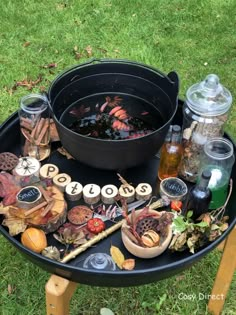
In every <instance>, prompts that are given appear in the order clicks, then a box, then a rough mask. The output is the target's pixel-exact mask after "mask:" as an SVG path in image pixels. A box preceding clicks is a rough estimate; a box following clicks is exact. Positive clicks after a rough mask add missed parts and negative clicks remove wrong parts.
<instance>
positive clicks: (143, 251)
mask: <svg viewBox="0 0 236 315" xmlns="http://www.w3.org/2000/svg"><path fill="white" fill-rule="evenodd" d="M141 211H142V210H137V211H136V214H137V215H138V214H139V213H140V212H141ZM149 213H153V214H155V215H158V214H159V215H160V216H161V214H162V213H163V212H158V211H155V210H149ZM130 216H131V215H129V218H130ZM127 227H128V225H127V223H126V221H124V223H123V225H122V228H121V238H122V241H123V244H124V246H125V248H126V249H127V250H128V251H129V252H130V253H131V254H133V255H134V256H136V257H139V258H147V259H148V258H153V257H157V256H159V255H161V254H162V253H163V252H164V251H165V250H166V249H167V247H168V245H169V244H170V241H171V238H172V228H171V225H168V226H167V229H168V232H167V236H166V238H165V239H164V240H162V242H161V244H160V245H158V246H154V247H142V246H139V245H136V244H135V243H134V242H132V241H131V239H130V238H129V237H128V236H127V235H126V234H125V233H124V231H123V229H124V228H127Z"/></svg>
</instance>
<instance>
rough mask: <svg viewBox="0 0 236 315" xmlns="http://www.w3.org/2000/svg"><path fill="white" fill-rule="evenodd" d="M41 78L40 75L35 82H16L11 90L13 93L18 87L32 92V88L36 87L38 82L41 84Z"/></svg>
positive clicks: (24, 80)
mask: <svg viewBox="0 0 236 315" xmlns="http://www.w3.org/2000/svg"><path fill="white" fill-rule="evenodd" d="M42 80H43V78H42V76H41V75H39V76H38V78H37V79H36V80H31V79H28V78H26V79H23V80H22V81H16V82H15V84H14V85H13V87H12V90H13V91H15V90H16V89H17V88H18V87H19V86H22V87H25V88H26V89H27V90H32V89H33V87H35V86H36V85H38V84H39V83H40V82H42Z"/></svg>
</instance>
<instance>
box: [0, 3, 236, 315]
mask: <svg viewBox="0 0 236 315" xmlns="http://www.w3.org/2000/svg"><path fill="white" fill-rule="evenodd" d="M235 11H236V1H235V0H224V1H222V0H209V1H203V0H199V1H195V0H189V1H184V0H159V1H157V0H146V1H140V0H113V1H112V0H110V1H107V0H94V1H92V0H83V1H78V0H77V1H76V0H74V1H69V0H68V1H63V0H61V1H55V0H50V1H48V0H47V1H46V0H41V1H32V0H31V1H30V0H28V1H26V0H22V1H17V0H11V1H9V0H2V1H1V2H0V21H1V22H0V23H1V24H0V122H1V123H2V122H3V121H4V120H5V119H6V118H7V117H8V116H9V115H10V114H11V113H13V112H14V111H16V110H17V109H18V106H19V99H20V97H21V96H23V95H25V94H28V93H30V92H31V91H29V90H27V89H26V88H24V87H18V88H17V89H16V90H15V91H12V90H11V88H12V87H13V85H14V84H15V82H17V81H22V80H23V79H26V78H27V79H28V80H36V79H37V78H38V77H39V75H41V76H42V82H41V83H40V84H38V85H36V86H35V87H34V88H33V89H32V91H33V92H38V91H40V90H43V89H47V88H48V87H49V85H50V82H51V81H52V80H53V79H54V78H55V76H56V75H57V74H58V73H60V72H61V71H63V70H65V69H66V68H68V67H70V66H72V65H75V64H78V63H81V62H84V61H86V60H87V59H88V58H89V57H92V58H124V59H131V60H136V61H138V62H142V63H146V64H149V65H152V66H154V67H156V68H158V69H159V70H161V71H163V72H165V73H168V72H170V71H172V70H176V71H177V73H178V74H179V77H180V82H181V85H180V96H181V97H184V95H185V92H186V89H187V88H188V87H189V86H190V85H192V84H193V83H195V82H199V81H200V80H202V79H203V78H204V77H205V76H206V75H207V74H209V73H215V74H217V75H218V76H219V77H220V80H221V82H222V84H223V85H225V86H226V87H227V88H228V89H229V90H230V91H231V92H232V94H233V97H234V98H235V90H236V71H235V69H236V35H235V23H236V16H235ZM27 42H28V45H27V44H26V43H27ZM75 46H76V47H77V53H80V54H81V55H82V57H81V58H80V59H76V56H75V51H74V49H75ZM88 46H91V48H92V56H89V55H88V53H87V52H86V47H88ZM50 63H57V64H58V65H57V67H55V68H52V69H48V68H43V66H45V65H48V64H50ZM234 103H235V102H234ZM235 122H236V110H235V105H233V108H232V111H231V115H230V118H229V120H228V124H227V127H226V130H227V131H228V132H229V133H230V134H231V135H232V136H233V137H234V138H235V137H236V129H235V128H236V127H235ZM0 247H1V251H0V266H1V268H0V292H1V294H0V295H1V297H0V314H1V315H15V314H17V315H18V314H21V315H29V314H34V315H43V314H45V299H44V285H45V283H46V281H47V279H48V278H49V275H48V274H47V273H46V272H45V271H43V270H41V269H39V268H38V267H36V266H34V265H32V264H31V263H30V262H28V261H26V260H25V259H24V258H23V257H22V256H21V255H20V254H19V253H18V252H17V251H16V250H15V249H14V248H13V247H12V246H11V245H10V244H9V243H8V242H6V241H5V239H3V238H2V237H0ZM219 259H220V254H219V253H217V252H213V253H211V254H209V255H208V256H207V257H206V258H204V259H202V260H201V261H200V262H199V263H197V264H196V265H195V266H193V267H192V268H191V269H189V270H187V271H186V272H184V273H183V274H181V275H178V276H177V277H173V278H171V279H167V280H163V281H161V282H158V283H155V284H150V285H146V286H141V287H134V288H125V289H116V288H114V289H107V288H96V287H90V286H85V285H79V286H78V290H77V291H76V294H75V295H74V297H73V299H72V302H71V314H73V315H78V314H81V315H82V314H88V315H93V314H94V315H97V314H99V310H100V308H101V307H109V308H111V309H112V310H113V311H114V312H115V313H116V314H119V315H120V314H121V315H122V314H124V315H125V314H140V315H142V314H156V313H157V311H155V309H156V307H158V305H160V304H161V303H160V300H164V301H163V303H162V305H161V307H160V311H159V313H158V314H163V315H164V314H165V315H169V314H171V315H173V314H180V315H182V314H186V315H188V314H200V315H203V314H207V311H206V305H207V299H204V300H202V301H201V300H199V299H197V298H196V299H195V300H193V301H188V300H181V299H180V298H179V293H186V294H193V295H195V296H198V294H199V292H201V293H203V294H209V293H210V291H211V287H212V284H213V279H214V277H215V273H216V270H217V266H218V263H219ZM10 288H12V289H10ZM8 291H10V293H9V292H8ZM165 294H166V296H165ZM235 294H236V279H235V278H234V281H233V283H232V286H231V289H230V291H229V295H228V297H227V300H226V303H225V307H224V312H223V314H225V315H226V314H227V315H230V314H235V313H236V301H235ZM147 305H149V306H147Z"/></svg>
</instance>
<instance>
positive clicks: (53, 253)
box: [42, 246, 60, 261]
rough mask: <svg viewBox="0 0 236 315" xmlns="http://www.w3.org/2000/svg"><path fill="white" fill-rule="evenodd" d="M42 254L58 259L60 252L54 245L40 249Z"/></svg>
mask: <svg viewBox="0 0 236 315" xmlns="http://www.w3.org/2000/svg"><path fill="white" fill-rule="evenodd" d="M42 255H43V256H45V257H48V258H51V259H54V260H58V261H59V260H60V252H59V250H58V249H57V247H55V246H48V247H46V248H44V250H43V251H42Z"/></svg>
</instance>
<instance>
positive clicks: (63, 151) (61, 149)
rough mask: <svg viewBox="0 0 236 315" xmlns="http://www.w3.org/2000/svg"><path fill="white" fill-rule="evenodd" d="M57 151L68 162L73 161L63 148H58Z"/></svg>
mask: <svg viewBox="0 0 236 315" xmlns="http://www.w3.org/2000/svg"><path fill="white" fill-rule="evenodd" d="M57 151H58V152H59V153H61V154H62V155H64V156H65V157H66V158H67V159H68V160H71V159H74V158H73V156H72V155H70V153H69V152H67V151H66V149H64V148H63V147H60V148H58V149H57Z"/></svg>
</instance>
